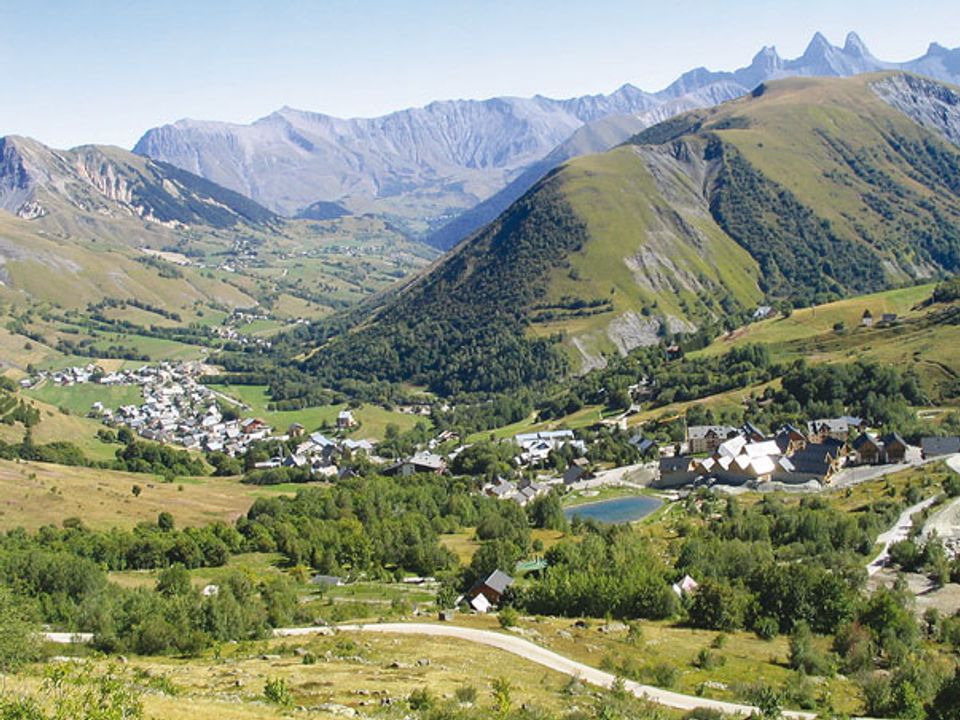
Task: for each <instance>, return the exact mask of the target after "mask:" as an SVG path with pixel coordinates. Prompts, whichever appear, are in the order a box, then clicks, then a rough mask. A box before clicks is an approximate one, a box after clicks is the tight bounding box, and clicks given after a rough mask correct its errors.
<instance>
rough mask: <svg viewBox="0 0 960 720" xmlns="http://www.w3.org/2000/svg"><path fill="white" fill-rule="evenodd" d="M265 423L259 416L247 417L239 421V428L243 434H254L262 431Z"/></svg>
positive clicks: (265, 425)
mask: <svg viewBox="0 0 960 720" xmlns="http://www.w3.org/2000/svg"><path fill="white" fill-rule="evenodd" d="M266 427H267V424H266V423H265V422H263V420H261V419H260V418H247V419H246V420H244V421H243V422H241V423H240V430H241V431H242V432H243V434H244V435H255V434H257V433H260V432H262V431H263V430H264V429H265V428H266Z"/></svg>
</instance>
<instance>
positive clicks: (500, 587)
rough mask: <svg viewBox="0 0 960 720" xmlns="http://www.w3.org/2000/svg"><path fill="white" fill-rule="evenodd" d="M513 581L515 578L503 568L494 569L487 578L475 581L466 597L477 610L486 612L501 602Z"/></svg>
mask: <svg viewBox="0 0 960 720" xmlns="http://www.w3.org/2000/svg"><path fill="white" fill-rule="evenodd" d="M513 582H514V581H513V578H512V577H510V576H509V575H507V574H506V573H505V572H503V571H502V570H494V571H493V572H492V573H490V574H489V575H488V576H487V577H486V578H484V579H482V580H478V581H477V582H476V583H474V585H473V587H471V588H470V589H469V590H468V591H467V594H466V595H465V599H466V600H467V602H468V603H469V604H470V607H472V608H473V609H474V610H476V611H477V612H486V611H487V610H489V609H490V608H491V607H496V606H497V605H499V604H500V600H501V598H502V597H503V594H504V593H505V592H506V591H507V588H509V587H510V586H511V585H513Z"/></svg>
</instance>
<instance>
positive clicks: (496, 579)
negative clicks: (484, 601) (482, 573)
mask: <svg viewBox="0 0 960 720" xmlns="http://www.w3.org/2000/svg"><path fill="white" fill-rule="evenodd" d="M483 584H484V585H486V586H487V587H488V588H490V589H491V590H494V591H496V592H498V593H500V594H501V595H502V594H503V592H504V591H505V590H506V589H507V588H508V587H510V586H511V585H513V578H512V577H510V576H509V575H507V574H506V573H505V572H503V571H502V570H494V571H493V572H492V573H490V574H489V575H487V578H486V580H484V581H483Z"/></svg>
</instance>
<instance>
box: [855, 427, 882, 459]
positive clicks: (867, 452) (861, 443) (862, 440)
mask: <svg viewBox="0 0 960 720" xmlns="http://www.w3.org/2000/svg"><path fill="white" fill-rule="evenodd" d="M883 445H884V444H883V441H882V440H880V439H879V438H877V437H875V436H873V435H870V434H868V433H861V434H860V435H859V436H857V439H856V440H854V441H853V445H852V448H853V451H854V452H855V453H856V460H857V464H858V465H878V464H879V463H881V462H883V458H884V449H883Z"/></svg>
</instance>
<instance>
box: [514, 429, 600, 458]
mask: <svg viewBox="0 0 960 720" xmlns="http://www.w3.org/2000/svg"><path fill="white" fill-rule="evenodd" d="M513 441H514V443H516V444H517V445H518V446H519V447H520V454H519V455H518V456H517V464H518V465H519V466H520V467H538V466H540V465H543V464H544V463H545V462H546V461H547V458H548V457H549V456H550V453H551V452H553V451H554V450H559V449H561V448H563V447H567V446H569V447H572V448H573V449H574V450H575V451H576V453H577V454H578V455H584V454H585V453H586V452H587V445H586V443H584V442H583V440H577V438H576V437H575V436H574V434H573V431H572V430H544V431H541V432H532V433H521V434H519V435H515V436H514V438H513Z"/></svg>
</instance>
